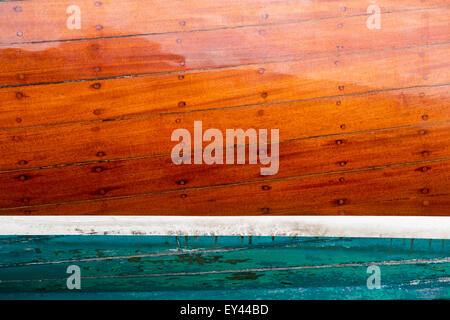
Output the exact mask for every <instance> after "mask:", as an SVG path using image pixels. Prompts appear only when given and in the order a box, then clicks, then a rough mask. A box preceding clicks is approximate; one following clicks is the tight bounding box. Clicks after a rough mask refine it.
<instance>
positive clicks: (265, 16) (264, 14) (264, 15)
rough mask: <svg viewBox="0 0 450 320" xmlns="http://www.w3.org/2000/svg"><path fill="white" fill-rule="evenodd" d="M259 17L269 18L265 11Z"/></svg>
mask: <svg viewBox="0 0 450 320" xmlns="http://www.w3.org/2000/svg"><path fill="white" fill-rule="evenodd" d="M261 18H263V19H264V20H265V19H267V18H269V15H268V14H267V13H263V14H262V15H261Z"/></svg>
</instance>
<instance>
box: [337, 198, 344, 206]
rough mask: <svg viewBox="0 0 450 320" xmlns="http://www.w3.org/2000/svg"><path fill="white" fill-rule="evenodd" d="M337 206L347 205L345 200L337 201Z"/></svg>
mask: <svg viewBox="0 0 450 320" xmlns="http://www.w3.org/2000/svg"><path fill="white" fill-rule="evenodd" d="M337 204H338V205H340V206H342V205H344V204H345V199H339V200H338V201H337Z"/></svg>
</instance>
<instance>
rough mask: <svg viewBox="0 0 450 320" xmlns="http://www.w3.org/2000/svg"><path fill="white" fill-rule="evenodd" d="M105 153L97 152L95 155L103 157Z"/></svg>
mask: <svg viewBox="0 0 450 320" xmlns="http://www.w3.org/2000/svg"><path fill="white" fill-rule="evenodd" d="M104 156H105V153H104V152H103V151H99V152H97V157H104Z"/></svg>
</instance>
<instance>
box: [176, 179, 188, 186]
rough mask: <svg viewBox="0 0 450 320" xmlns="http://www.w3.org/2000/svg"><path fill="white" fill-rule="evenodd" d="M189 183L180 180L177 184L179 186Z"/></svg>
mask: <svg viewBox="0 0 450 320" xmlns="http://www.w3.org/2000/svg"><path fill="white" fill-rule="evenodd" d="M186 183H187V181H186V180H179V181H178V182H177V184H179V185H181V186H182V185H185V184H186Z"/></svg>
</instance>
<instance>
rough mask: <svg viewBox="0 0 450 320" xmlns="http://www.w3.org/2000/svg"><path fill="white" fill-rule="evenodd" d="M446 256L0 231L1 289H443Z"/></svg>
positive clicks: (258, 293)
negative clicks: (76, 284) (72, 281)
mask: <svg viewBox="0 0 450 320" xmlns="http://www.w3.org/2000/svg"><path fill="white" fill-rule="evenodd" d="M449 257H450V248H449V241H448V240H432V241H430V240H425V239H415V240H412V239H365V238H291V237H276V238H274V239H273V238H272V237H251V238H249V237H245V238H241V237H217V238H216V237H197V238H194V237H184V236H183V237H175V236H2V237H0V280H1V282H0V298H1V299H194V300H201V299H449V298H450V279H449V278H450V258H449ZM70 265H76V266H79V268H80V271H81V280H80V281H81V289H80V290H77V289H73V290H69V289H68V288H67V284H66V281H67V278H68V277H69V276H70V274H67V272H66V271H67V268H68V266H70ZM371 265H377V266H378V267H379V268H380V271H381V274H380V285H381V287H380V288H379V289H376V288H373V289H369V288H368V286H367V279H368V278H369V277H370V276H371V274H372V273H368V270H367V269H368V267H369V266H371Z"/></svg>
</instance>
